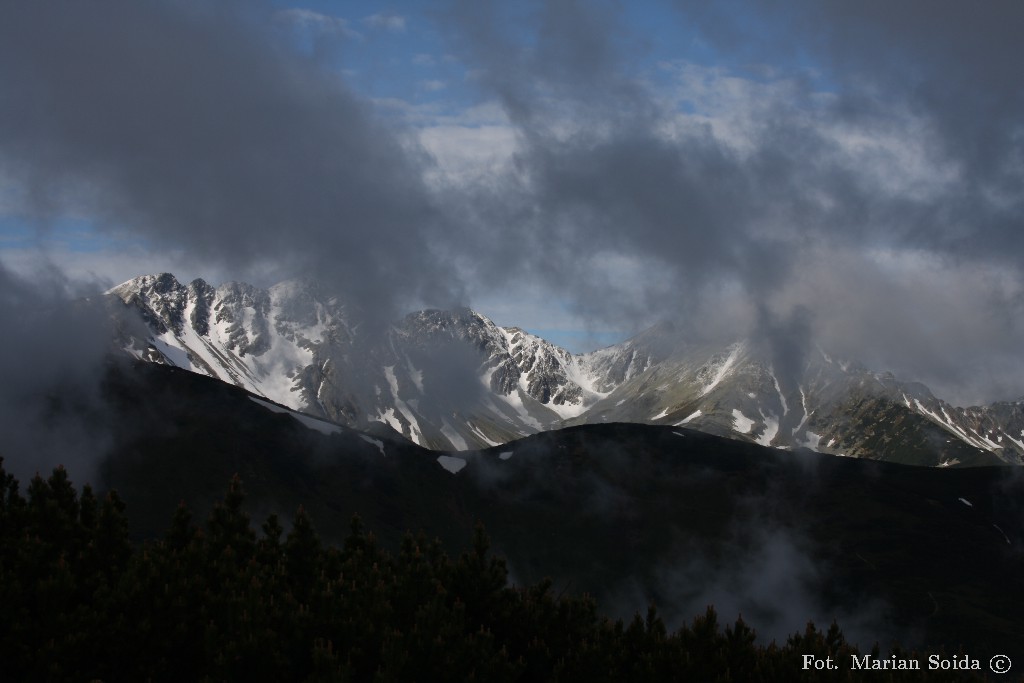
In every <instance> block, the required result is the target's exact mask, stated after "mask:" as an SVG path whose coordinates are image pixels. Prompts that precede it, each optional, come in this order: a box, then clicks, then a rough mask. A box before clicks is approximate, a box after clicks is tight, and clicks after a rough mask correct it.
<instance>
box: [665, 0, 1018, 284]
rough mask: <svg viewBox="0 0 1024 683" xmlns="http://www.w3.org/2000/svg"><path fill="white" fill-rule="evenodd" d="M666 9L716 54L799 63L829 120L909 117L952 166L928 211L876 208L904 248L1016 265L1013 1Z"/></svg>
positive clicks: (873, 0)
mask: <svg viewBox="0 0 1024 683" xmlns="http://www.w3.org/2000/svg"><path fill="white" fill-rule="evenodd" d="M677 4H678V5H679V7H680V8H681V9H682V10H683V14H684V16H685V17H686V18H687V19H688V20H690V21H695V22H697V23H698V24H699V25H701V27H702V28H703V29H704V30H705V32H706V35H707V36H709V37H712V38H713V39H715V40H717V41H718V44H719V46H720V47H721V49H722V50H723V51H728V52H733V53H739V54H742V55H743V56H745V57H748V58H750V59H754V60H760V61H763V62H777V61H780V60H793V59H798V58H804V59H807V58H809V59H810V60H811V61H813V62H814V64H815V66H817V67H819V68H821V69H822V70H823V71H824V73H825V74H826V77H827V78H828V79H829V80H831V81H832V82H833V84H834V86H835V87H836V88H837V90H838V95H839V101H838V103H837V105H836V106H835V108H834V111H833V115H834V116H836V117H837V118H841V119H845V120H849V121H853V122H856V121H863V120H865V119H868V118H871V117H877V116H884V115H885V112H886V111H888V110H894V109H896V108H899V107H906V108H908V110H910V111H912V112H913V113H915V114H916V115H918V116H920V117H921V119H920V120H921V125H923V126H927V127H929V128H931V129H932V130H933V131H934V133H935V136H934V138H933V139H934V141H935V143H936V144H937V145H938V147H939V148H938V149H937V150H936V154H937V156H939V157H942V158H945V159H946V160H948V161H950V162H952V163H954V164H956V166H957V167H958V168H959V169H960V176H959V178H958V181H959V182H958V188H957V191H956V192H954V193H951V194H948V195H946V196H944V197H942V200H941V201H939V202H937V203H935V204H937V205H933V206H919V205H914V204H913V203H910V204H904V205H900V204H893V205H891V206H881V207H878V209H879V210H880V211H882V212H890V213H891V214H892V215H893V216H894V217H897V218H898V219H899V221H900V222H901V223H902V226H900V227H901V230H900V232H901V233H902V235H903V236H904V238H905V239H906V240H907V241H909V242H911V243H913V244H916V245H921V246H928V247H931V248H938V249H943V250H949V251H953V252H955V253H957V254H959V255H962V256H983V257H985V258H992V257H996V258H1001V259H1007V260H1010V261H1012V262H1013V263H1015V264H1016V265H1017V266H1020V265H1021V264H1022V263H1024V241H1022V240H1024V232H1022V231H1021V220H1022V219H1021V216H1022V208H1024V196H1022V193H1021V189H1020V188H1021V185H1022V181H1024V124H1022V122H1024V89H1022V88H1021V87H1020V69H1019V64H1020V60H1021V57H1022V53H1024V47H1022V44H1021V41H1020V35H1021V32H1022V31H1024V6H1022V5H1021V4H1020V3H1019V2H1013V1H1012V0H997V1H995V2H988V3H984V4H982V5H979V6H972V5H968V4H965V3H961V2H955V1H949V0H940V1H938V2H933V1H931V0H910V1H908V2H900V3H888V2H882V1H879V0H866V1H860V0H858V1H853V0H831V1H828V2H814V1H811V0H807V1H804V0H799V1H798V2H775V1H772V2H767V3H754V4H751V3H737V2H731V3H714V4H712V3H707V2H679V3H677ZM894 225H895V222H894Z"/></svg>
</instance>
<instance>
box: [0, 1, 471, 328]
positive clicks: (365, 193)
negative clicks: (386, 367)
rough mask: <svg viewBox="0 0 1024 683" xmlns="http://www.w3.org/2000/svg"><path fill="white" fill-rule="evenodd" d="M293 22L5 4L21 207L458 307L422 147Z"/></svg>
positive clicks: (8, 149)
mask: <svg viewBox="0 0 1024 683" xmlns="http://www.w3.org/2000/svg"><path fill="white" fill-rule="evenodd" d="M275 27H277V28H278V29H281V27H282V25H281V21H280V18H279V17H278V18H277V20H275V17H274V15H273V14H272V12H270V11H269V8H267V7H264V6H263V5H262V4H260V5H254V4H248V3H241V2H227V3H191V2H176V3H172V2H134V1H116V0H115V1H112V2H102V3H77V2H76V3H65V2H48V1H46V0H44V1H42V2H29V3H17V2H12V3H4V5H3V9H2V13H0V83H2V86H0V155H2V156H0V161H2V162H3V166H4V168H5V170H7V172H8V173H9V174H10V176H11V177H14V178H17V179H18V180H19V181H20V183H21V184H22V185H23V186H24V187H25V189H26V190H27V191H26V194H27V196H28V197H30V198H31V201H30V202H28V205H27V206H22V207H20V208H21V209H22V210H24V211H26V212H29V213H31V214H32V215H33V216H34V217H35V218H36V219H45V218H46V217H48V216H55V215H60V213H61V212H62V211H69V210H70V211H77V212H80V213H83V214H85V215H87V216H89V217H90V218H92V219H94V220H96V221H97V222H98V225H99V226H100V227H101V228H104V229H110V230H116V229H123V230H128V231H129V232H130V233H132V234H134V235H136V236H141V237H143V238H145V239H147V240H148V241H149V242H150V243H151V244H153V245H154V246H155V247H156V248H160V247H164V246H173V247H183V248H185V249H186V250H188V251H189V253H190V254H192V255H193V256H194V257H195V258H197V259H201V260H206V261H209V262H212V263H215V264H221V265H224V266H226V267H228V268H229V269H233V270H235V272H239V271H242V270H243V269H244V268H245V267H248V266H251V265H252V264H253V263H258V262H261V261H263V262H265V261H268V260H272V261H277V262H279V263H283V264H284V265H285V266H286V267H288V268H290V269H291V270H292V271H293V272H294V271H299V272H303V273H305V274H312V275H315V276H317V277H319V278H322V279H324V280H325V281H326V282H328V283H330V284H332V285H334V286H336V287H338V288H339V289H340V290H341V291H344V292H346V293H347V294H348V295H350V296H351V298H352V300H353V301H357V302H359V304H360V305H361V306H363V307H364V308H365V309H366V310H367V311H379V312H380V313H381V315H384V316H390V315H393V314H394V312H395V308H396V306H397V305H399V303H400V302H401V301H402V300H403V299H409V298H415V297H421V298H424V299H428V300H433V301H437V302H439V303H441V304H443V305H448V304H450V303H452V301H453V300H455V299H457V298H458V296H457V291H458V285H457V284H455V282H454V281H453V280H452V279H451V278H450V277H448V276H447V275H446V274H445V273H446V271H445V269H443V268H442V267H440V265H439V259H438V258H437V255H436V254H435V253H434V251H433V249H432V245H433V243H434V238H435V237H436V234H435V233H436V232H437V231H438V230H439V229H440V228H441V224H440V221H439V218H438V213H437V211H436V209H435V208H434V207H433V206H432V204H431V200H430V198H429V196H428V195H427V193H426V191H425V189H424V187H423V184H422V168H421V162H422V159H421V158H420V157H419V156H417V155H416V154H415V153H411V152H409V151H408V150H407V146H406V145H405V141H403V139H402V138H401V136H400V135H399V134H397V133H396V132H395V131H394V130H390V129H388V128H387V127H385V126H383V125H381V124H380V123H378V122H377V121H375V119H374V116H373V112H372V111H371V110H370V109H369V108H368V106H367V105H366V104H365V103H364V102H363V101H361V100H360V99H359V98H357V97H356V96H354V95H353V94H352V93H351V92H350V91H349V90H348V89H347V88H346V87H345V86H344V84H343V83H341V82H340V80H339V79H338V77H337V75H336V74H335V73H333V72H332V71H331V70H330V69H329V68H328V65H326V64H322V63H318V62H317V61H315V60H314V59H312V58H305V57H302V56H300V55H299V54H297V53H296V52H295V51H291V50H289V49H287V47H286V42H285V36H284V35H283V34H277V33H275ZM282 30H283V29H282ZM385 283H386V284H385ZM453 292H455V294H453Z"/></svg>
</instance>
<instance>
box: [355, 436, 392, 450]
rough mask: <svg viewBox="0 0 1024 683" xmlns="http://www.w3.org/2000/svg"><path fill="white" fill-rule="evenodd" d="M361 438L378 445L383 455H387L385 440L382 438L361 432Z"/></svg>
mask: <svg viewBox="0 0 1024 683" xmlns="http://www.w3.org/2000/svg"><path fill="white" fill-rule="evenodd" d="M359 438H360V439H362V440H363V441H365V442H366V443H368V444H370V445H372V446H376V447H377V450H378V451H380V454H381V455H387V453H385V452H384V442H383V441H381V440H380V439H373V438H371V437H369V436H367V435H366V434H360V435H359Z"/></svg>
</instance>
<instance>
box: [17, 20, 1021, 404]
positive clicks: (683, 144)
mask: <svg viewBox="0 0 1024 683" xmlns="http://www.w3.org/2000/svg"><path fill="white" fill-rule="evenodd" d="M678 6H679V8H680V10H681V11H680V12H679V16H678V20H679V21H680V25H681V26H691V25H696V26H698V27H699V29H700V30H701V32H702V38H703V39H704V40H706V41H708V43H709V44H710V45H711V46H713V48H714V49H717V50H718V51H719V52H720V54H721V55H723V57H727V58H728V63H729V66H727V67H724V70H722V71H720V72H718V73H717V75H713V76H709V81H708V83H707V84H706V87H707V89H708V90H710V92H704V93H698V92H696V89H697V85H695V84H694V83H693V82H692V80H691V81H687V80H686V79H685V78H680V80H678V82H676V81H673V82H671V83H668V85H666V83H665V79H666V78H668V79H669V80H671V77H670V76H665V74H664V73H662V74H661V75H660V76H659V78H660V79H661V80H660V81H658V80H657V79H655V81H656V82H657V85H652V84H651V82H650V80H649V79H648V80H645V79H647V77H648V76H649V75H650V74H648V73H645V69H649V68H653V67H651V65H650V64H648V63H647V62H645V61H644V60H645V58H646V57H648V54H647V52H646V50H647V48H646V43H645V40H644V36H639V35H636V34H631V33H630V29H629V28H628V22H626V21H623V20H622V14H620V12H619V9H621V8H619V7H618V6H616V5H614V4H611V3H583V2H574V1H572V0H551V1H550V2H533V3H525V4H516V5H514V6H511V5H508V4H507V3H494V2H461V1H457V2H454V3H452V4H451V5H450V6H449V8H448V10H447V11H446V12H444V13H442V14H439V15H435V16H434V18H435V19H437V20H438V25H439V26H440V27H441V28H442V29H443V30H444V31H445V35H446V36H447V37H448V38H449V39H450V43H451V52H452V53H453V54H454V55H456V56H457V57H458V58H459V59H460V60H461V62H462V63H463V64H464V65H465V66H466V67H467V69H469V70H470V71H471V73H472V74H473V76H474V78H475V79H476V80H475V82H476V83H477V84H478V85H479V86H480V88H481V92H482V95H483V96H484V97H485V98H487V99H488V100H496V101H497V102H498V103H499V104H500V106H501V108H502V110H503V112H504V114H505V116H506V118H507V120H508V122H509V125H510V126H511V128H512V129H513V130H514V137H515V140H516V150H515V153H514V155H513V157H512V159H511V160H510V163H509V165H508V167H507V169H506V170H505V172H503V173H499V174H498V176H497V177H496V178H488V179H485V182H480V183H475V184H474V183H468V184H465V183H464V184H449V185H444V186H441V187H439V186H436V185H434V184H433V183H431V182H430V181H429V178H430V173H429V172H430V171H432V170H433V169H434V166H432V161H431V159H430V158H429V157H428V156H427V155H425V154H424V153H423V152H422V150H421V148H420V147H419V146H418V145H417V144H415V143H414V142H413V138H414V135H413V134H412V132H411V131H403V130H399V129H396V128H395V127H394V126H393V125H392V124H391V123H389V124H387V125H385V124H383V123H382V120H383V118H382V117H380V116H378V115H377V113H376V112H375V110H374V109H373V107H372V106H371V105H370V104H368V103H367V102H366V101H365V100H363V99H361V98H360V97H358V96H357V95H355V94H354V93H353V92H352V91H350V90H349V89H348V88H347V87H346V86H345V85H344V83H343V82H342V81H341V80H340V78H339V76H338V63H337V61H336V60H337V59H339V58H341V57H343V56H344V50H339V49H332V47H331V46H330V45H324V44H322V43H323V42H324V41H328V42H329V41H331V40H337V41H344V40H348V39H349V38H350V37H347V34H345V32H343V31H335V32H333V33H330V34H327V33H324V34H318V35H317V37H316V41H315V42H316V43H317V44H316V45H315V46H314V47H315V48H316V49H313V50H311V52H312V55H313V56H303V55H302V54H300V52H298V51H296V50H294V49H291V48H290V47H289V44H290V43H289V40H292V41H294V38H295V36H294V35H293V34H291V33H288V31H289V25H288V24H287V22H283V23H282V18H281V17H282V15H281V14H280V13H278V14H275V13H274V12H273V11H272V10H271V8H269V7H267V6H264V5H262V4H259V5H253V4H245V3H240V2H238V3H232V2H228V3H217V4H205V3H192V2H178V3H170V2H147V3H139V2H128V1H126V0H120V1H118V0H115V1H112V2H104V3H94V4H86V3H67V4H65V3H57V2H49V1H46V0H43V1H41V2H32V3H5V4H4V5H3V8H2V10H0V84H2V85H0V173H3V174H5V176H6V177H8V178H17V179H18V182H19V185H20V187H19V189H20V190H21V191H22V195H21V196H22V197H23V201H22V202H21V205H20V206H19V210H21V211H23V212H26V213H30V214H32V215H33V216H34V217H35V218H36V219H37V220H38V221H39V223H40V224H45V221H46V219H47V218H50V217H54V216H58V215H60V214H62V213H64V212H67V211H74V212H77V213H78V214H80V215H86V216H88V217H90V218H91V219H93V220H94V221H96V222H97V223H98V224H99V225H100V227H102V228H105V229H109V230H114V231H116V230H123V231H128V232H129V233H130V234H134V235H137V236H140V237H142V238H144V239H145V240H147V241H149V242H151V243H152V244H154V245H156V246H157V247H161V246H168V247H174V248H176V249H183V250H185V251H186V252H187V253H189V254H192V255H194V257H195V258H196V259H197V260H200V261H204V262H209V263H211V264H216V265H218V266H222V267H223V268H224V269H226V270H228V271H229V272H234V273H239V274H240V275H239V276H240V277H241V276H244V274H245V273H246V272H247V269H252V268H254V267H255V266H260V265H262V264H265V263H266V262H273V263H275V264H277V265H279V266H280V269H279V272H286V273H289V274H295V273H296V272H299V273H301V274H307V275H313V276H315V277H318V278H320V279H322V280H325V281H326V282H327V284H329V285H331V286H334V287H336V288H337V289H338V290H339V291H340V292H344V293H345V294H346V296H347V297H348V298H350V300H352V301H355V302H359V304H360V305H361V306H362V307H363V308H364V310H365V311H372V312H374V313H376V314H377V316H376V320H377V322H383V321H389V320H392V319H394V317H395V313H396V312H397V309H398V308H400V307H401V306H402V305H403V304H406V303H408V302H410V301H413V300H419V301H422V302H423V303H426V304H428V305H432V306H444V307H447V306H450V305H452V304H453V303H465V302H464V301H462V299H464V298H466V297H464V296H463V292H473V293H476V292H482V291H490V292H494V291H506V289H505V288H507V287H509V286H514V285H515V284H516V283H517V282H524V281H527V282H530V283H531V284H532V285H533V286H535V287H536V286H539V287H540V288H543V289H544V290H545V291H550V292H552V299H555V300H558V301H562V302H565V304H566V305H567V306H568V307H569V308H570V309H572V310H573V312H575V313H577V314H578V315H581V316H583V317H585V318H587V319H589V320H591V321H592V323H593V324H594V326H595V327H598V326H603V325H608V324H613V325H616V326H620V327H621V326H636V325H639V324H640V323H641V321H647V322H650V321H652V320H654V319H657V318H664V317H672V316H674V317H676V318H678V319H680V320H682V321H684V327H686V328H688V331H689V332H690V333H694V332H696V333H699V334H703V335H705V336H709V337H714V336H720V337H722V339H723V340H724V339H728V338H729V337H730V336H731V337H733V338H735V336H736V335H742V334H750V335H754V336H757V337H761V338H763V339H765V340H766V345H767V348H770V349H771V353H772V356H773V358H775V359H776V360H777V363H778V365H779V367H778V368H777V371H778V372H779V373H782V374H785V373H786V372H787V371H788V369H790V368H798V367H799V366H800V363H801V357H802V355H803V353H804V352H805V351H806V349H808V348H811V344H810V341H811V340H812V337H816V338H818V339H820V340H823V341H824V342H839V343H840V344H843V345H845V346H844V348H842V349H839V350H838V351H837V352H838V353H844V352H847V353H849V354H850V355H852V356H854V357H859V358H863V359H864V360H865V361H869V360H870V361H877V362H878V363H879V364H881V366H882V367H880V368H879V369H893V370H895V371H897V372H900V371H907V372H909V371H913V372H914V373H916V374H915V375H914V377H915V378H916V379H921V380H923V381H925V382H928V383H933V382H935V381H936V380H938V379H940V378H945V379H946V380H947V383H948V384H949V385H950V386H953V387H954V389H955V385H963V383H964V382H972V381H973V382H975V383H976V384H977V386H974V387H971V388H970V390H969V391H966V392H964V393H963V394H962V395H961V396H969V398H966V399H964V400H974V399H975V397H983V398H988V399H991V398H996V397H997V396H993V395H992V394H991V391H989V392H988V393H987V394H986V391H985V389H984V387H982V386H981V385H980V384H978V382H980V381H981V380H979V378H982V379H984V378H985V376H986V375H987V377H988V378H989V379H991V377H992V376H993V375H995V376H998V377H1000V378H1002V379H1001V381H1002V383H1003V386H1005V387H1007V389H1006V391H1009V392H1010V396H1013V395H1017V394H1019V393H1020V390H1019V389H1018V390H1014V389H1013V387H1019V386H1024V367H1022V364H1021V361H1020V360H1018V359H1017V355H1016V354H1014V353H1012V352H1009V351H1008V350H1009V349H1012V348H1014V347H1015V346H1019V342H1020V339H1021V333H1022V329H1021V323H1017V322H1015V321H1017V320H1022V319H1024V318H1022V317H1021V316H1020V315H1019V314H1020V313H1022V312H1024V296H1022V295H1021V293H1020V290H1019V284H1020V276H1021V269H1022V267H1024V261H1022V259H1024V242H1022V240H1024V230H1021V227H1022V226H1021V216H1022V215H1024V205H1022V192H1021V189H1020V188H1021V187H1022V186H1024V128H1022V125H1021V123H1020V122H1021V121H1024V102H1022V100H1024V94H1022V93H1024V91H1022V89H1021V88H1019V87H1018V85H1017V82H1016V78H1015V67H1016V64H1017V63H1019V62H1020V56H1021V51H1022V48H1021V47H1020V46H1019V41H1018V40H1016V36H1018V35H1019V34H1020V29H1021V28H1022V27H1021V16H1022V13H1024V10H1022V9H1021V8H1020V5H1019V4H1016V3H998V2H997V3H986V4H984V5H982V6H977V7H974V6H972V7H970V8H967V7H966V6H962V5H960V4H955V3H932V2H927V3H925V2H907V3H900V4H899V6H898V7H895V8H894V7H891V6H890V5H889V4H884V5H883V4H882V3H879V2H873V1H869V2H857V3H854V2H825V3H816V2H810V1H807V2H797V3H731V4H726V3H714V4H711V3H706V2H698V3H682V2H681V3H678ZM308 16H311V15H308ZM316 16H317V17H318V18H319V19H318V20H324V21H326V20H331V18H330V17H324V16H322V15H316ZM338 25H339V26H343V25H344V24H343V23H340V24H338ZM292 28H294V27H292ZM683 56H684V57H685V55H683ZM744 64H748V65H749V64H753V65H754V66H752V67H749V69H748V70H747V71H743V70H742V68H741V67H742V65H744ZM808 66H809V67H813V68H816V69H820V70H821V72H822V75H821V76H820V77H817V78H815V77H811V76H806V72H807V71H808ZM775 67H778V68H775ZM666 68H668V67H666ZM758 74H760V75H758ZM773 74H775V75H773ZM777 74H782V75H781V76H780V75H777ZM725 76H736V77H737V78H736V79H735V82H726V79H725ZM736 82H742V83H744V85H742V86H740V92H739V94H738V95H737V94H736V92H735V87H734V86H735V85H736ZM744 88H745V90H744ZM730 93H732V94H731V95H730ZM699 96H702V97H705V98H707V97H728V96H733V97H734V99H733V100H728V99H726V100H725V105H723V107H724V109H725V110H724V111H718V112H711V113H710V115H709V116H708V118H707V120H705V119H701V118H700V117H694V116H690V117H686V116H683V114H684V111H683V110H684V109H685V107H681V106H680V102H682V101H687V100H688V99H699ZM700 106H701V103H698V109H699V108H700ZM730 117H731V118H730ZM716 119H717V121H716ZM723 122H724V123H725V124H727V125H726V126H725V129H723V128H722V127H721V126H718V127H716V125H717V124H722V123H723ZM730 126H731V128H730ZM915 250H921V251H923V252H924V253H925V254H926V255H927V256H928V257H929V258H931V259H932V261H928V259H924V260H923V261H922V260H920V259H919V260H917V261H915V263H916V264H917V265H916V266H915V267H917V268H918V270H912V271H910V272H909V274H905V275H902V276H899V275H898V274H894V273H898V272H899V270H900V266H899V262H898V263H897V265H895V266H893V265H891V264H890V265H885V264H883V265H879V263H878V259H879V258H883V260H884V258H888V256H886V254H887V253H888V252H890V251H892V252H894V253H896V255H897V256H899V255H900V254H903V253H904V252H914V251H915ZM880 253H881V254H882V256H879V254H880ZM897 261H898V259H897ZM931 262H935V263H939V264H941V266H939V267H941V268H943V269H947V270H948V271H949V276H948V278H945V279H943V278H941V277H940V278H932V279H929V278H930V273H929V268H930V266H928V265H923V266H922V265H921V263H931ZM992 265H998V266H1000V267H1002V268H1005V269H1007V273H1008V274H1007V273H1003V274H997V275H995V276H993V277H994V278H995V279H999V278H1004V279H1005V278H1007V277H1008V278H1009V281H1010V284H1009V285H1007V286H1002V285H998V286H996V285H993V284H992V283H990V282H988V281H987V280H986V278H987V277H988V271H987V270H985V269H987V268H989V267H990V266H992ZM289 271H290V272H289ZM983 271H984V272H983ZM456 274H457V275H456ZM462 278H465V279H464V280H463V279H462ZM880 283H884V285H885V286H882V284H880ZM922 283H928V284H929V285H933V286H938V287H939V288H940V289H942V295H943V301H942V304H943V305H941V306H940V305H937V304H936V301H935V300H934V298H933V297H932V296H931V295H930V294H928V293H927V292H926V289H927V287H925V286H924V284H922ZM965 283H966V285H965ZM967 285H969V286H967ZM1015 286H1018V288H1017V289H1015ZM887 287H888V289H887ZM508 291H511V290H508ZM824 292H832V294H833V296H832V297H831V298H829V297H826V296H825V295H824ZM922 292H925V293H924V294H922ZM869 297H870V299H869ZM485 313H486V311H485ZM965 315H969V316H970V317H971V325H970V326H969V328H964V325H962V324H961V322H960V319H961V318H963V317H964V316H965ZM719 319H723V320H725V322H721V321H720V320H719ZM879 321H885V322H884V324H885V325H886V329H884V330H881V329H879V327H880V325H881V324H882V323H880V322H879ZM794 323H795V325H794ZM950 330H952V331H954V332H955V334H954V335H953V338H952V340H951V341H946V340H945V338H946V337H948V335H947V334H946V333H947V332H948V331H950ZM728 340H729V341H732V339H728ZM883 346H884V348H881V347H883ZM964 348H970V349H972V351H973V353H972V357H974V358H994V359H997V361H998V363H997V367H996V368H995V369H994V370H993V369H991V368H990V369H988V370H978V369H977V368H971V369H970V371H966V370H965V369H964V368H963V367H962V365H963V363H962V358H963V355H964ZM879 349H881V350H879ZM794 372H795V370H794ZM782 381H783V382H785V378H784V377H783V378H782ZM984 381H985V382H988V380H987V379H985V380H984ZM951 391H952V390H951ZM972 392H973V393H972ZM1010 396H999V397H1004V398H1006V397H1010ZM954 398H955V397H954Z"/></svg>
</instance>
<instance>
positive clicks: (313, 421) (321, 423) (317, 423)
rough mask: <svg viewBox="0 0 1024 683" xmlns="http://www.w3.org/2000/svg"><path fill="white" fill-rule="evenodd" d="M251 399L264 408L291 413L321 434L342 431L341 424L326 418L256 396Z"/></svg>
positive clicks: (303, 423)
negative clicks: (284, 406)
mask: <svg viewBox="0 0 1024 683" xmlns="http://www.w3.org/2000/svg"><path fill="white" fill-rule="evenodd" d="M249 400H250V401H252V402H254V403H258V404H260V405H261V406H263V407H264V408H266V409H267V410H269V411H271V412H274V413H284V414H286V415H291V416H292V417H293V418H295V419H296V420H298V421H299V423H301V424H302V425H303V426H304V427H308V428H309V429H314V430H316V431H318V432H320V433H321V434H327V435H328V436H330V435H331V434H339V433H341V431H342V427H341V426H340V425H336V424H334V423H332V422H327V421H325V420H318V419H317V418H315V417H312V416H310V415H303V414H302V413H296V412H295V411H292V410H289V409H287V408H282V407H281V406H278V405H274V404H273V403H270V402H268V401H261V400H260V399H258V398H256V397H255V396H250V397H249Z"/></svg>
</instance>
